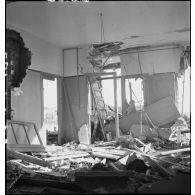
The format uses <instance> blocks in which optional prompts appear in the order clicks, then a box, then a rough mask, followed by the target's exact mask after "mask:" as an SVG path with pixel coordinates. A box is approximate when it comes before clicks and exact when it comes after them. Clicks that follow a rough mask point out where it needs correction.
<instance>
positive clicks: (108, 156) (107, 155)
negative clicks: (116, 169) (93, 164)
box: [92, 151, 121, 160]
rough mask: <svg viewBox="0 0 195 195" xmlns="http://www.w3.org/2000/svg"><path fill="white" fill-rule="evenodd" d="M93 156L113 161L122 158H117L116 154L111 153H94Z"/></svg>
mask: <svg viewBox="0 0 195 195" xmlns="http://www.w3.org/2000/svg"><path fill="white" fill-rule="evenodd" d="M92 155H93V156H96V157H100V158H108V159H112V160H118V159H120V158H121V156H117V155H114V154H109V153H106V152H99V151H98V152H96V151H94V152H92Z"/></svg>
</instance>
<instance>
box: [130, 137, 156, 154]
mask: <svg viewBox="0 0 195 195" xmlns="http://www.w3.org/2000/svg"><path fill="white" fill-rule="evenodd" d="M134 140H136V141H137V142H139V143H140V144H142V145H143V146H144V147H146V148H148V149H149V150H150V151H151V152H156V150H153V149H152V148H150V147H149V146H148V145H146V144H144V143H143V142H142V141H141V140H139V139H138V138H134Z"/></svg>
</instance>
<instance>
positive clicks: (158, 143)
mask: <svg viewBox="0 0 195 195" xmlns="http://www.w3.org/2000/svg"><path fill="white" fill-rule="evenodd" d="M173 127H174V128H173ZM179 127H180V128H179ZM173 129H174V133H176V132H177V131H178V129H180V137H179V139H178V136H176V138H177V139H175V140H174V139H173V140H172V141H170V140H168V139H164V138H162V137H160V136H159V137H158V138H156V137H155V138H152V137H150V139H149V138H148V137H143V136H142V137H139V138H135V137H132V136H131V135H124V136H121V137H120V138H119V139H118V140H117V141H110V142H103V141H97V142H94V144H91V145H85V144H77V143H75V142H69V143H66V144H64V145H62V146H57V145H52V146H47V147H46V149H45V152H36V153H33V152H29V153H20V152H16V151H14V150H10V149H8V148H7V162H6V163H7V172H6V176H7V192H8V193H9V194H68V193H100V194H101V193H190V188H191V187H190V185H191V181H190V178H191V171H190V166H191V165H190V136H187V135H188V134H189V132H187V133H186V130H185V132H184V133H182V128H181V125H180V126H178V123H177V122H176V123H175V124H174V125H173V126H172V130H173Z"/></svg>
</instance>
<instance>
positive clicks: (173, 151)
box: [159, 148, 191, 155]
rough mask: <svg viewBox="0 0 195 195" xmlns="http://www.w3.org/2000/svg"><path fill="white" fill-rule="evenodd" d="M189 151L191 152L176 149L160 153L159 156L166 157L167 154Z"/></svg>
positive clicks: (185, 149)
mask: <svg viewBox="0 0 195 195" xmlns="http://www.w3.org/2000/svg"><path fill="white" fill-rule="evenodd" d="M190 150H191V148H181V149H177V150H168V151H164V152H160V153H159V154H161V155H167V154H174V153H179V152H187V151H190Z"/></svg>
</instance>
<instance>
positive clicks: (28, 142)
mask: <svg viewBox="0 0 195 195" xmlns="http://www.w3.org/2000/svg"><path fill="white" fill-rule="evenodd" d="M22 126H23V128H24V132H25V134H26V138H27V140H28V143H29V144H30V139H29V137H28V134H27V131H26V128H25V125H24V124H23V125H22Z"/></svg>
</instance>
